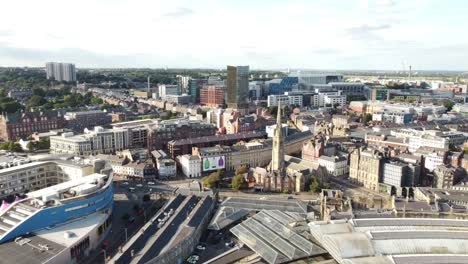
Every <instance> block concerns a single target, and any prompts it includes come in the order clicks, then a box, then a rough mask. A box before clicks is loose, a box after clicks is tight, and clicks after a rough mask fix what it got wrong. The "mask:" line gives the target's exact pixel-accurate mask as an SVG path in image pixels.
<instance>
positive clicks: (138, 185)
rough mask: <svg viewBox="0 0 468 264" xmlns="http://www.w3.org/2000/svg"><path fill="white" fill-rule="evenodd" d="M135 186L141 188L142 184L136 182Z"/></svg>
mask: <svg viewBox="0 0 468 264" xmlns="http://www.w3.org/2000/svg"><path fill="white" fill-rule="evenodd" d="M135 186H136V187H138V188H141V187H143V184H141V183H139V184H137V185H135Z"/></svg>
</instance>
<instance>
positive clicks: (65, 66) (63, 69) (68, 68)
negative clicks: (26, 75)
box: [46, 62, 76, 82]
mask: <svg viewBox="0 0 468 264" xmlns="http://www.w3.org/2000/svg"><path fill="white" fill-rule="evenodd" d="M46 73H47V79H49V80H50V79H53V80H56V81H59V82H61V81H66V82H74V81H76V68H75V64H72V63H60V62H48V63H46Z"/></svg>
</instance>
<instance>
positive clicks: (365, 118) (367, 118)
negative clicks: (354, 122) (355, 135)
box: [362, 114, 372, 124]
mask: <svg viewBox="0 0 468 264" xmlns="http://www.w3.org/2000/svg"><path fill="white" fill-rule="evenodd" d="M369 121H372V115H371V114H363V116H362V123H364V124H367V123H368V122H369Z"/></svg>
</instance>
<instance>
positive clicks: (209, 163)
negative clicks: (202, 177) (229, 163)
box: [203, 156, 226, 171]
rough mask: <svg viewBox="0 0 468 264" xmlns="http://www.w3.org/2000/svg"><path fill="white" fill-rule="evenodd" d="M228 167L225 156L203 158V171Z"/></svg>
mask: <svg viewBox="0 0 468 264" xmlns="http://www.w3.org/2000/svg"><path fill="white" fill-rule="evenodd" d="M225 167H226V160H225V157H224V156H220V157H209V158H203V171H211V170H219V169H224V168H225Z"/></svg>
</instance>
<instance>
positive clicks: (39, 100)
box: [28, 95, 47, 107]
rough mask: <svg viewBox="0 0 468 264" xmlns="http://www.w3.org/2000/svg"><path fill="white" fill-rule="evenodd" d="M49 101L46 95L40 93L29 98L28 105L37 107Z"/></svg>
mask: <svg viewBox="0 0 468 264" xmlns="http://www.w3.org/2000/svg"><path fill="white" fill-rule="evenodd" d="M45 103H47V101H46V100H45V99H44V97H42V96H40V95H33V96H31V98H29V100H28V107H37V106H41V105H43V104H45Z"/></svg>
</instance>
